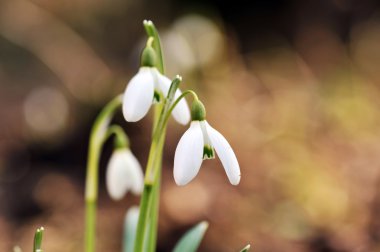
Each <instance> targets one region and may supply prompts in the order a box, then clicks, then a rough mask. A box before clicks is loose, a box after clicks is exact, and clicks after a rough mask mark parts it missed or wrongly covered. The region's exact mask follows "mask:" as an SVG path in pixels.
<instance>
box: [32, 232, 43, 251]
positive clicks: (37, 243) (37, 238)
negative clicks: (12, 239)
mask: <svg viewBox="0 0 380 252" xmlns="http://www.w3.org/2000/svg"><path fill="white" fill-rule="evenodd" d="M43 233H44V228H43V227H40V228H37V230H36V233H35V234H34V244H33V252H42V250H41V245H42V235H43Z"/></svg>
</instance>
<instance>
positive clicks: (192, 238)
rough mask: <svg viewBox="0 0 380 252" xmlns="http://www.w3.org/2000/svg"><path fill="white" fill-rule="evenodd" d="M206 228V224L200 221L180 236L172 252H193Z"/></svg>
mask: <svg viewBox="0 0 380 252" xmlns="http://www.w3.org/2000/svg"><path fill="white" fill-rule="evenodd" d="M207 228H208V223H207V222H206V221H202V222H201V223H199V224H198V225H196V226H195V227H193V228H192V229H190V230H189V231H187V233H186V234H185V235H184V236H182V238H181V240H179V242H178V243H177V245H176V246H175V248H174V250H173V252H184V251H186V252H195V251H196V250H197V249H198V247H199V245H200V243H201V241H202V238H203V236H204V234H205V232H206V230H207Z"/></svg>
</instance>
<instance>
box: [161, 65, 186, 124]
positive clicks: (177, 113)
mask: <svg viewBox="0 0 380 252" xmlns="http://www.w3.org/2000/svg"><path fill="white" fill-rule="evenodd" d="M156 77H157V88H158V89H160V91H161V92H162V94H163V95H164V96H165V97H166V96H167V95H168V92H169V89H170V85H171V84H172V81H171V80H170V79H169V78H168V77H166V76H165V75H162V74H160V73H159V72H158V70H156ZM181 94H182V92H181V91H180V89H177V91H176V92H175V94H174V100H173V102H174V101H175V100H176V99H177V98H178V97H179V96H180V95H181ZM172 115H173V117H174V119H175V120H176V121H177V122H178V123H180V124H183V125H186V124H188V123H189V121H190V109H189V106H188V105H187V102H186V100H185V99H184V98H183V99H181V101H180V102H179V103H178V104H177V106H176V107H175V108H174V109H173V112H172Z"/></svg>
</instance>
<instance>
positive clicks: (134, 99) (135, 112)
mask: <svg viewBox="0 0 380 252" xmlns="http://www.w3.org/2000/svg"><path fill="white" fill-rule="evenodd" d="M153 96H154V78H153V75H152V69H151V68H149V67H141V68H140V70H139V72H138V73H137V74H136V75H135V76H134V77H133V78H132V79H131V80H130V81H129V83H128V85H127V88H126V90H125V93H124V97H123V115H124V118H125V120H127V121H128V122H136V121H139V120H140V119H141V118H143V117H144V116H145V115H146V113H148V111H149V108H150V106H151V105H152V101H153Z"/></svg>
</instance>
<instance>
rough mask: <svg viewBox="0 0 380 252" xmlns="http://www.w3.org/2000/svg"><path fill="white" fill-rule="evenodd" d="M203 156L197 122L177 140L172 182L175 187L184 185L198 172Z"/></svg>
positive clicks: (201, 140) (201, 137) (201, 138)
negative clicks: (174, 183)
mask: <svg viewBox="0 0 380 252" xmlns="http://www.w3.org/2000/svg"><path fill="white" fill-rule="evenodd" d="M202 156H203V136H202V131H201V128H200V126H199V122H198V121H194V122H192V123H191V125H190V128H189V129H188V130H187V131H186V132H185V134H184V135H183V136H182V137H181V139H180V140H179V143H178V146H177V149H176V151H175V156H174V180H175V182H176V183H177V185H186V184H187V183H189V182H190V181H191V180H192V179H193V178H194V177H195V176H196V175H197V174H198V172H199V168H200V167H201V164H202Z"/></svg>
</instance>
